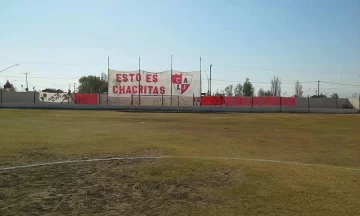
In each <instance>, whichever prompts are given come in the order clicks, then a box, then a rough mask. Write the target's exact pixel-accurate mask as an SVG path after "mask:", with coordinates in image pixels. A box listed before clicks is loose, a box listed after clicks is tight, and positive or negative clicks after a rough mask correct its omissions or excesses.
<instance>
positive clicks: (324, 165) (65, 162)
mask: <svg viewBox="0 0 360 216" xmlns="http://www.w3.org/2000/svg"><path fill="white" fill-rule="evenodd" d="M164 158H180V159H211V160H241V161H252V162H266V163H279V164H289V165H298V166H317V167H323V168H335V169H344V170H352V171H360V168H351V167H341V166H332V165H326V164H314V163H301V162H292V161H281V160H268V159H249V158H234V157H201V156H198V157H197V156H171V155H166V156H157V157H156V156H154V157H151V156H149V157H112V158H93V159H78V160H66V161H55V162H48V163H38V164H28V165H21V166H11V167H0V171H5V170H15V169H23V168H32V167H40V166H48V165H56V164H69V163H81V162H96V161H115V160H154V159H164Z"/></svg>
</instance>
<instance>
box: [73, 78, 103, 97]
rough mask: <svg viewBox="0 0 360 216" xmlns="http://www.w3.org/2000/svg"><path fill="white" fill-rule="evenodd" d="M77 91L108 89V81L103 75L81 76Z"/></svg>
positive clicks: (96, 91) (93, 91) (91, 91)
mask: <svg viewBox="0 0 360 216" xmlns="http://www.w3.org/2000/svg"><path fill="white" fill-rule="evenodd" d="M79 83H80V85H79V87H78V92H79V93H98V92H107V91H108V82H107V81H106V80H105V78H104V77H97V76H92V75H89V76H83V77H81V78H80V79H79Z"/></svg>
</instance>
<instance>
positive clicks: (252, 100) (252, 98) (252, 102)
mask: <svg viewBox="0 0 360 216" xmlns="http://www.w3.org/2000/svg"><path fill="white" fill-rule="evenodd" d="M251 108H253V109H254V96H251Z"/></svg>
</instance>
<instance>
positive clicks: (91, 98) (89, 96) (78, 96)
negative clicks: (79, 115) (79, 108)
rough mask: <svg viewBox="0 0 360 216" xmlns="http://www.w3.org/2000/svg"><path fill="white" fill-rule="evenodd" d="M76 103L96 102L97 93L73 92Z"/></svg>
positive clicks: (97, 101)
mask: <svg viewBox="0 0 360 216" xmlns="http://www.w3.org/2000/svg"><path fill="white" fill-rule="evenodd" d="M75 103H76V104H98V103H99V100H98V94H96V93H75Z"/></svg>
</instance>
